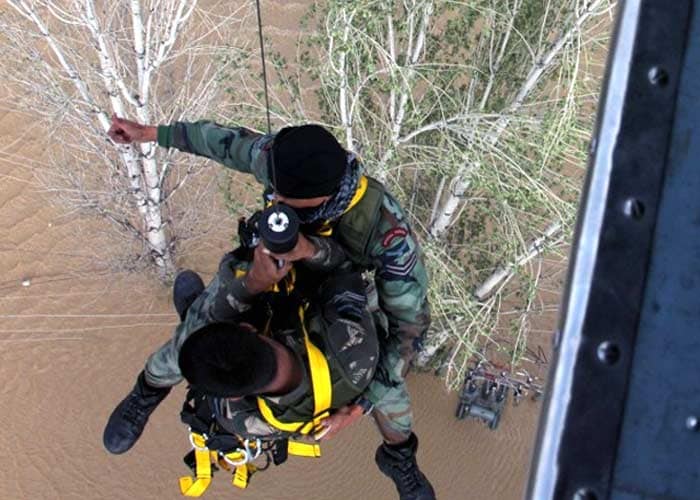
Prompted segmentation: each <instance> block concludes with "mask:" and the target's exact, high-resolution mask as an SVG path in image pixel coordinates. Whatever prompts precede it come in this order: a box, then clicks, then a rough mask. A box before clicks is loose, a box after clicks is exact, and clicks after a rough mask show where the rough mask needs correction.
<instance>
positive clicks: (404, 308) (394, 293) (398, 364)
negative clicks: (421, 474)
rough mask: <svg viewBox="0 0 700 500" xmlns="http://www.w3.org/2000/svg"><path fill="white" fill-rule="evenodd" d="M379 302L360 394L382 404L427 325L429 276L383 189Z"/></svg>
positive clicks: (376, 244) (376, 256)
mask: <svg viewBox="0 0 700 500" xmlns="http://www.w3.org/2000/svg"><path fill="white" fill-rule="evenodd" d="M370 255H371V257H372V260H373V264H374V266H375V269H376V271H375V285H376V289H377V295H378V300H379V307H380V309H381V311H382V312H383V313H384V315H385V316H386V319H387V322H388V325H387V326H388V332H387V339H386V340H385V341H383V342H382V343H381V344H382V345H381V356H380V366H379V367H378V369H377V374H376V376H375V378H374V380H373V381H372V383H371V384H370V386H369V387H368V388H367V391H366V392H365V397H366V398H367V399H369V400H370V401H371V402H372V403H374V404H375V405H376V406H377V407H378V408H380V409H381V401H382V399H384V398H386V397H388V395H389V394H390V393H391V392H392V388H396V387H398V386H400V385H401V384H403V380H404V377H405V375H406V372H407V371H408V369H409V367H410V364H411V361H412V360H413V358H414V356H415V354H416V353H417V352H418V351H419V350H420V349H421V343H422V340H423V337H424V336H425V333H426V332H427V330H428V327H429V326H430V309H429V307H428V302H427V292H428V276H427V273H426V269H425V265H424V263H423V255H422V252H421V249H420V246H419V245H418V242H417V241H416V239H415V237H414V235H413V234H412V232H411V228H410V226H409V225H408V222H407V220H406V216H405V215H404V213H403V210H402V209H401V207H400V206H399V204H398V202H397V201H396V200H395V199H394V198H393V197H392V196H391V195H389V194H388V193H387V194H385V197H384V203H383V206H382V209H381V220H380V222H379V225H378V229H377V232H376V233H375V236H374V241H373V242H372V247H371V254H370Z"/></svg>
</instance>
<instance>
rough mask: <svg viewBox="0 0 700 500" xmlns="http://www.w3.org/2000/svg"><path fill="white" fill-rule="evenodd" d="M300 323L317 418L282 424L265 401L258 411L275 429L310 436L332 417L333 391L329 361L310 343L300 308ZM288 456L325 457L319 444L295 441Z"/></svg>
mask: <svg viewBox="0 0 700 500" xmlns="http://www.w3.org/2000/svg"><path fill="white" fill-rule="evenodd" d="M299 319H300V322H301V329H302V331H303V332H304V344H305V346H306V352H307V356H308V359H309V370H310V372H311V387H312V390H313V395H314V417H313V418H312V419H311V420H310V421H308V422H280V421H279V420H277V418H276V417H275V415H274V413H272V409H271V408H270V407H269V406H268V405H267V403H266V402H265V400H264V399H263V398H261V397H259V398H258V409H259V410H260V413H261V414H262V416H263V418H264V419H265V421H266V422H267V423H269V424H270V425H272V426H273V427H275V428H277V429H280V430H282V431H287V432H294V433H300V434H304V435H306V434H309V433H310V432H311V431H312V430H314V429H315V428H317V427H318V426H319V424H320V423H321V421H322V420H323V419H324V418H326V417H327V416H328V415H329V413H328V409H329V408H330V407H331V401H332V396H333V389H332V385H331V373H330V369H329V367H328V361H327V360H326V357H325V356H324V355H323V353H322V352H321V350H320V349H319V348H318V347H316V346H315V345H314V344H313V343H312V342H311V340H310V339H309V333H308V331H307V330H306V324H305V323H304V308H303V307H300V308H299ZM287 452H288V453H290V454H292V455H301V456H305V457H320V456H321V449H320V447H319V446H318V445H317V444H313V443H301V442H295V441H291V440H290V441H289V447H288V449H287Z"/></svg>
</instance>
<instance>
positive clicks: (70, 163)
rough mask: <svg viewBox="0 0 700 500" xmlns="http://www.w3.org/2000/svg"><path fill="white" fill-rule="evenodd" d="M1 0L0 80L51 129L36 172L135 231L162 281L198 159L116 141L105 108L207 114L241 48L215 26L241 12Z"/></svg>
mask: <svg viewBox="0 0 700 500" xmlns="http://www.w3.org/2000/svg"><path fill="white" fill-rule="evenodd" d="M8 5H9V7H10V8H5V9H4V10H5V11H4V12H3V13H2V17H0V40H1V43H2V46H3V61H2V63H0V65H1V67H2V68H3V70H2V71H3V75H4V76H3V82H4V84H5V85H6V89H5V90H6V95H8V96H9V97H8V98H7V101H8V103H9V104H10V106H11V107H12V108H13V109H20V110H28V111H31V112H32V114H33V115H35V116H37V117H38V118H39V119H40V120H42V121H43V122H44V123H43V125H44V126H45V127H44V128H45V129H46V130H47V131H48V132H47V134H48V135H49V137H50V141H51V149H50V160H51V161H52V163H53V168H51V169H48V170H46V171H44V172H41V173H40V174H41V175H40V177H41V180H42V181H43V183H44V186H45V187H46V189H47V190H50V191H51V192H52V193H53V194H54V195H55V196H56V197H57V199H59V200H60V201H61V202H62V203H63V204H64V205H66V206H67V207H68V208H69V209H72V210H81V211H87V213H89V214H97V215H99V216H101V217H103V218H104V219H105V220H107V221H109V222H110V223H112V226H113V227H115V228H117V229H118V230H119V231H120V232H121V233H122V234H123V233H126V234H128V235H129V236H130V238H135V241H136V242H137V243H138V244H139V245H140V246H141V248H142V251H143V254H144V255H145V256H147V257H148V260H149V261H150V262H151V263H152V264H155V266H156V267H157V269H158V270H159V273H160V275H161V277H162V278H163V279H167V278H168V277H169V276H170V275H171V274H172V272H173V270H174V263H173V248H174V244H175V242H176V241H177V236H182V234H183V232H184V231H185V229H186V228H184V227H183V224H182V223H183V222H184V221H182V220H174V219H176V218H177V217H173V216H172V212H173V207H172V199H173V196H174V195H175V193H177V192H178V191H179V190H180V188H181V187H182V186H183V185H185V183H186V182H187V181H188V179H189V178H190V176H191V175H192V174H193V173H195V172H196V171H197V168H196V167H197V163H196V162H192V161H189V162H188V163H187V164H183V163H181V162H179V161H178V160H177V156H176V155H174V154H173V153H172V152H165V151H157V148H156V147H154V145H153V144H142V145H140V146H132V145H129V146H122V145H117V144H114V143H112V142H111V141H109V140H108V139H107V136H106V131H107V130H108V128H109V126H110V118H111V115H113V114H115V115H117V116H119V117H128V118H131V119H135V120H137V121H139V122H141V123H162V122H166V123H167V122H170V121H172V120H176V119H180V118H181V117H183V115H187V116H201V115H204V114H207V113H208V112H210V111H211V109H212V107H213V106H214V105H217V104H218V101H219V97H220V95H221V88H220V85H219V84H220V81H221V78H222V75H224V74H228V73H230V72H231V70H232V68H235V65H236V64H237V63H238V62H240V60H241V59H242V58H243V57H244V54H246V53H247V50H244V49H245V47H234V46H233V44H234V40H233V38H232V37H224V36H225V35H223V34H226V33H233V34H237V33H238V29H237V27H238V28H240V26H242V25H243V24H244V23H245V16H243V15H241V9H238V10H237V11H235V10H234V9H231V8H230V7H229V6H228V4H227V3H225V2H221V3H219V4H217V5H213V6H210V11H204V10H200V9H197V1H196V0H149V1H142V0H131V1H130V2H95V0H75V1H66V2H56V1H54V0H8ZM245 13H247V14H250V9H249V8H246V9H245ZM185 32H186V33H187V34H186V36H185ZM222 33H223V34H222ZM185 211H186V210H180V212H181V213H182V212H185ZM190 212H192V211H190ZM192 219H193V221H194V222H196V221H197V220H198V219H199V217H198V216H196V215H195V216H194V217H193V218H192ZM173 222H175V223H178V224H180V225H179V227H178V229H179V232H177V233H176V231H174V230H173V227H172V226H173Z"/></svg>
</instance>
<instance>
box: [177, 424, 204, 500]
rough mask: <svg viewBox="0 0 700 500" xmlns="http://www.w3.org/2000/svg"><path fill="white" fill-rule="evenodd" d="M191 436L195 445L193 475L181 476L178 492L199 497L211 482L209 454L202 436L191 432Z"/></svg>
mask: <svg viewBox="0 0 700 500" xmlns="http://www.w3.org/2000/svg"><path fill="white" fill-rule="evenodd" d="M191 437H192V443H193V444H194V446H195V448H194V458H195V477H194V478H192V477H190V476H184V477H181V478H180V492H181V493H182V494H183V495H184V496H186V497H200V496H202V495H203V494H204V492H205V491H207V488H208V487H209V484H210V483H211V454H210V452H209V449H208V448H207V444H206V441H205V439H204V436H202V435H201V434H197V433H196V432H192V433H191Z"/></svg>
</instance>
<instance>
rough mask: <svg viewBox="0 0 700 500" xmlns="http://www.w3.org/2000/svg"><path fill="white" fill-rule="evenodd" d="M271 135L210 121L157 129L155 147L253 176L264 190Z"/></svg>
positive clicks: (162, 126) (179, 123)
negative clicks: (187, 154)
mask: <svg viewBox="0 0 700 500" xmlns="http://www.w3.org/2000/svg"><path fill="white" fill-rule="evenodd" d="M273 138H274V136H273V135H261V134H258V133H256V132H253V131H251V130H248V129H246V128H243V127H235V128H227V127H223V126H221V125H218V124H216V123H214V122H211V121H198V122H194V123H185V122H175V123H173V124H172V125H160V126H159V127H158V144H159V145H160V146H163V147H164V148H176V149H179V150H180V151H183V152H185V153H192V154H195V155H198V156H204V157H206V158H209V159H212V160H214V161H216V162H218V163H221V164H222V165H224V166H226V167H228V168H231V169H233V170H237V171H239V172H243V173H246V174H253V175H254V176H255V178H256V179H257V181H258V182H259V183H261V184H262V185H263V186H265V187H268V184H269V181H268V171H267V156H268V152H269V150H270V148H271V147H272V139H273Z"/></svg>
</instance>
